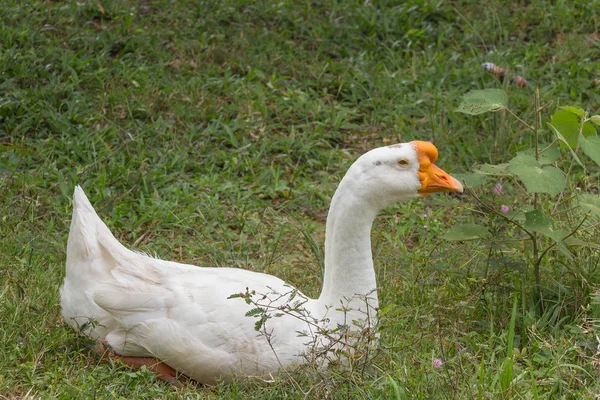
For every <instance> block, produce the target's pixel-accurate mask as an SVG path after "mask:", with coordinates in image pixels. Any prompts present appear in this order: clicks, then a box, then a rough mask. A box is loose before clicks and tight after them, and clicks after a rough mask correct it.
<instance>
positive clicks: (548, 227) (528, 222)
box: [523, 210, 568, 242]
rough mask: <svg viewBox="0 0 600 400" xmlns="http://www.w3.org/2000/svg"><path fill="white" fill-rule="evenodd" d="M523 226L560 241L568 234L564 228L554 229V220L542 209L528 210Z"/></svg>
mask: <svg viewBox="0 0 600 400" xmlns="http://www.w3.org/2000/svg"><path fill="white" fill-rule="evenodd" d="M523 227H524V228H525V229H527V230H528V231H532V232H538V233H541V234H543V235H546V236H548V237H549V238H551V239H553V240H554V241H556V242H560V241H561V240H562V239H563V238H564V237H565V236H567V234H568V232H567V231H566V230H564V229H558V230H554V220H553V219H552V218H551V217H550V216H548V215H546V214H544V213H543V212H541V211H540V210H533V211H529V212H526V213H525V225H524V226H523Z"/></svg>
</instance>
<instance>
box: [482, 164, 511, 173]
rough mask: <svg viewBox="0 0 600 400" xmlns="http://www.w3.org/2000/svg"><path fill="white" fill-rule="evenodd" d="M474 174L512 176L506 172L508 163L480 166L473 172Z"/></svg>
mask: <svg viewBox="0 0 600 400" xmlns="http://www.w3.org/2000/svg"><path fill="white" fill-rule="evenodd" d="M475 172H476V173H479V174H484V175H495V176H512V174H511V173H510V172H508V163H504V164H498V165H491V164H484V165H482V166H480V167H479V169H477V170H475Z"/></svg>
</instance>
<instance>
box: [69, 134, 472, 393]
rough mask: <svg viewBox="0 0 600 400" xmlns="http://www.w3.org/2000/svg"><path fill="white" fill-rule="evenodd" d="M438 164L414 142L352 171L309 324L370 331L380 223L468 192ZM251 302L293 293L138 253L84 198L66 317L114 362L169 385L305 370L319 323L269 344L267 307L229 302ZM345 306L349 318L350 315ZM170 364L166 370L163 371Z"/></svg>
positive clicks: (331, 219) (245, 276)
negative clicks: (432, 198) (428, 198)
mask: <svg viewBox="0 0 600 400" xmlns="http://www.w3.org/2000/svg"><path fill="white" fill-rule="evenodd" d="M437 155H438V152H437V149H436V148H435V146H433V145H432V144H431V143H428V142H421V141H414V142H410V143H403V144H398V145H393V146H388V147H381V148H377V149H374V150H371V151H369V152H368V153H366V154H364V155H363V156H361V157H360V158H359V159H358V160H357V161H356V162H355V163H354V164H353V165H352V166H351V167H350V169H349V170H348V172H347V173H346V175H345V176H344V178H343V179H342V181H341V182H340V184H339V187H338V189H337V191H336V192H335V195H334V196H333V199H332V201H331V206H330V209H329V215H328V217H327V225H326V239H325V275H324V278H323V289H322V292H321V295H320V296H319V298H318V299H314V300H312V299H307V301H306V302H305V303H304V304H303V306H302V309H303V310H304V311H303V312H304V313H305V314H308V313H310V317H308V318H311V320H312V321H321V323H325V324H326V325H327V326H328V327H331V328H335V327H337V326H338V325H337V324H339V323H344V322H345V321H352V320H359V319H363V320H364V319H365V315H367V314H366V311H368V310H367V308H368V307H373V308H377V307H378V300H377V291H376V289H377V283H376V280H375V272H374V269H373V260H372V256H371V240H370V231H371V225H372V223H373V220H374V219H375V217H376V214H377V212H378V211H379V210H381V209H382V208H384V207H387V206H389V205H391V204H393V203H396V202H399V201H403V200H408V199H414V198H418V197H420V196H422V195H425V194H429V193H433V192H443V191H456V192H461V191H462V185H461V184H460V183H459V182H458V181H457V180H456V179H454V178H452V177H451V176H450V175H448V174H447V173H446V172H444V171H443V170H441V169H440V168H438V167H437V166H435V165H434V164H433V162H434V161H435V160H436V159H437ZM247 290H250V291H252V290H254V291H256V292H257V293H263V294H268V293H275V292H278V293H281V294H287V293H290V291H291V287H290V286H289V285H287V284H286V283H285V282H284V281H282V280H281V279H279V278H276V277H274V276H271V275H266V274H262V273H257V272H251V271H245V270H242V269H236V268H201V267H196V266H192V265H186V264H180V263H176V262H169V261H162V260H158V259H155V258H152V257H148V256H146V255H143V254H140V253H136V252H134V251H131V250H129V249H127V248H126V247H124V246H123V245H122V244H121V243H119V242H118V241H117V240H116V239H115V237H114V236H113V235H112V234H111V232H110V231H109V230H108V228H107V227H106V225H105V224H104V223H103V222H102V220H101V219H100V218H99V217H98V215H97V214H96V212H95V211H94V209H93V207H92V205H91V204H90V202H89V200H88V199H87V197H86V196H85V194H84V192H83V190H82V189H81V188H80V187H76V188H75V193H74V196H73V219H72V221H71V229H70V232H69V241H68V245H67V265H66V276H65V280H64V284H63V286H62V288H61V305H62V315H63V318H64V320H65V322H66V323H67V324H69V325H71V326H72V327H73V328H75V329H78V330H80V331H83V332H84V333H85V334H86V335H88V336H90V337H91V338H93V339H96V340H98V341H100V342H103V343H105V344H107V345H108V346H109V347H110V349H112V352H113V353H112V355H113V356H114V357H117V358H120V359H121V360H123V362H125V363H126V364H130V365H137V366H139V365H141V364H147V365H149V366H152V365H153V366H154V367H155V368H154V370H157V371H158V372H159V374H162V376H163V378H169V377H171V376H174V375H175V371H177V373H183V374H185V375H187V376H189V377H191V378H193V379H195V380H197V381H199V382H202V383H209V384H210V383H214V382H215V381H216V380H218V379H223V378H225V379H226V378H228V377H231V376H234V375H243V376H250V375H259V374H269V373H275V372H277V371H278V370H280V369H282V368H286V367H289V366H292V365H295V364H298V363H301V362H302V361H303V360H305V358H303V354H304V353H306V352H307V351H310V350H311V349H310V346H311V345H310V344H308V342H310V340H309V339H307V337H305V336H304V337H303V336H301V335H299V334H298V332H302V331H305V332H307V331H310V330H311V326H309V323H308V322H307V318H296V317H297V315H296V316H294V315H291V313H287V314H285V315H283V316H281V317H279V318H271V319H269V320H268V321H267V322H266V324H265V326H264V327H265V328H266V329H267V331H268V332H269V335H268V336H269V339H268V340H267V337H266V336H265V335H260V334H259V333H258V332H257V331H256V330H255V322H256V319H255V318H252V317H248V316H245V314H246V312H248V311H249V310H250V309H251V308H254V307H255V306H254V305H249V304H247V303H246V301H245V300H246V299H244V298H243V297H235V298H229V297H230V296H231V295H232V294H236V293H246V292H247ZM299 296H302V295H301V294H299ZM298 298H301V297H298ZM365 298H368V300H367V301H365ZM287 299H288V296H284V298H282V299H280V300H278V301H275V302H274V303H273V304H272V306H274V307H279V306H281V305H283V304H285V302H286V301H287ZM257 300H260V298H259V299H257ZM340 302H345V305H346V307H347V308H348V309H349V311H345V312H344V311H340V310H339V306H340ZM332 307H333V308H332ZM336 307H338V310H336ZM368 315H369V318H370V319H371V320H369V318H367V321H366V323H367V324H369V323H372V322H373V321H372V320H373V319H374V318H375V313H373V312H372V313H369V314H368ZM91 321H93V322H95V323H90V322H91ZM346 323H348V322H346ZM82 327H86V328H85V329H82ZM313 345H314V343H313ZM115 353H116V354H115ZM158 360H160V361H162V363H159V364H158V365H156V363H158ZM163 363H164V364H166V365H168V366H170V367H171V368H172V369H171V368H168V367H165V365H164V364H163ZM159 367H160V368H159Z"/></svg>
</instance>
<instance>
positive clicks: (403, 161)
mask: <svg viewBox="0 0 600 400" xmlns="http://www.w3.org/2000/svg"><path fill="white" fill-rule="evenodd" d="M398 165H399V166H401V167H403V168H404V167H408V160H407V159H406V158H401V159H400V160H398Z"/></svg>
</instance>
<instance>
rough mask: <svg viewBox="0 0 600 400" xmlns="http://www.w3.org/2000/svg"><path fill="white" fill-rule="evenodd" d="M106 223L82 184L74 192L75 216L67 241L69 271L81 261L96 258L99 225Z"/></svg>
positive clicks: (72, 219)
mask: <svg viewBox="0 0 600 400" xmlns="http://www.w3.org/2000/svg"><path fill="white" fill-rule="evenodd" d="M99 225H104V223H103V222H102V220H100V217H98V214H96V210H94V207H92V204H91V203H90V201H89V200H88V198H87V196H86V195H85V193H84V191H83V189H82V188H81V187H80V186H76V187H75V192H74V193H73V217H72V218H71V229H70V230H69V241H68V243H67V273H68V272H69V267H70V266H74V265H75V264H77V263H78V262H80V261H84V260H91V259H94V258H96V256H97V255H98V252H99V250H100V249H99V248H98V247H99V246H98V240H97V239H98V238H97V236H98V227H99Z"/></svg>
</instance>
